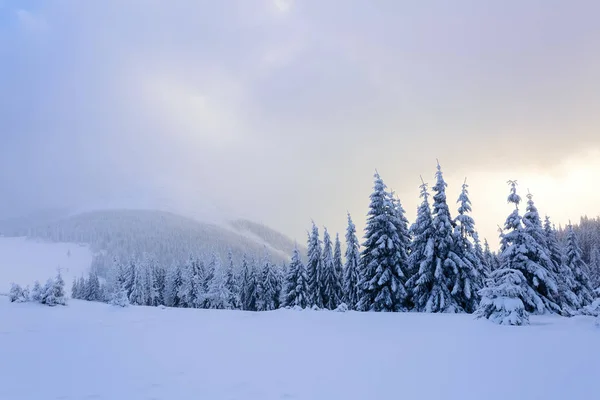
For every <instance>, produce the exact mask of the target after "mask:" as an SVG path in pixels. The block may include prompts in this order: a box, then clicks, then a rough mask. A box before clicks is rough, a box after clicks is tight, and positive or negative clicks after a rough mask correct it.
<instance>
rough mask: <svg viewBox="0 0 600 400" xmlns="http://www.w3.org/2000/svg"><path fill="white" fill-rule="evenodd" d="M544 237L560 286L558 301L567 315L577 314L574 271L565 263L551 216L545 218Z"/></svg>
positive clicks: (557, 282) (563, 312) (558, 285)
mask: <svg viewBox="0 0 600 400" xmlns="http://www.w3.org/2000/svg"><path fill="white" fill-rule="evenodd" d="M544 237H545V239H546V249H547V250H548V256H549V257H550V261H551V262H552V268H553V271H554V273H555V277H556V284H557V287H558V303H559V305H560V308H561V310H562V312H561V313H562V314H563V315H565V316H572V315H575V314H576V312H577V309H578V308H579V305H578V299H577V296H576V295H575V293H573V288H574V287H575V279H574V277H573V273H572V271H571V270H570V269H569V268H568V267H567V266H566V265H565V264H564V263H563V254H562V250H561V247H560V244H559V242H558V235H557V232H556V229H554V227H553V226H552V223H551V222H550V217H548V216H546V218H545V219H544Z"/></svg>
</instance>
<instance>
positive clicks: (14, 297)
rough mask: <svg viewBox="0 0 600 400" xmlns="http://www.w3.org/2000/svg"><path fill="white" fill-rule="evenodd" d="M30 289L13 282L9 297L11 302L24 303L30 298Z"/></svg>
mask: <svg viewBox="0 0 600 400" xmlns="http://www.w3.org/2000/svg"><path fill="white" fill-rule="evenodd" d="M28 297H29V296H28V290H27V289H25V290H23V288H22V287H21V286H19V285H17V284H16V283H13V284H12V286H11V288H10V292H9V293H8V298H9V300H10V301H11V303H24V302H26V301H28V300H29V298H28Z"/></svg>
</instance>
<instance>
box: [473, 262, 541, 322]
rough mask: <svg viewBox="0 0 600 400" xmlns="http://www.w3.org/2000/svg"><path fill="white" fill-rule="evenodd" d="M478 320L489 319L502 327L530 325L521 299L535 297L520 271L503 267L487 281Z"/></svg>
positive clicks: (477, 315)
mask: <svg viewBox="0 0 600 400" xmlns="http://www.w3.org/2000/svg"><path fill="white" fill-rule="evenodd" d="M480 295H481V302H480V304H479V308H478V309H477V311H476V312H475V315H476V317H477V318H487V319H489V320H490V321H492V322H495V323H497V324H500V325H528V324H529V313H528V312H527V311H526V310H525V306H524V304H523V301H522V300H521V299H523V298H528V297H532V296H535V293H533V290H532V289H531V288H530V287H529V285H528V284H527V280H526V279H525V277H524V276H523V274H522V273H521V272H520V271H517V270H515V269H511V268H508V267H507V265H504V264H503V265H502V266H501V267H500V268H499V269H496V270H495V271H493V272H492V273H491V275H490V277H489V278H488V279H487V285H486V287H485V288H483V289H482V290H481V291H480Z"/></svg>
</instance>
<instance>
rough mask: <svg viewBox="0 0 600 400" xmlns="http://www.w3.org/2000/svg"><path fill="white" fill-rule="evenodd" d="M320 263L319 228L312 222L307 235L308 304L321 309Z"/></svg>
mask: <svg viewBox="0 0 600 400" xmlns="http://www.w3.org/2000/svg"><path fill="white" fill-rule="evenodd" d="M321 263H322V249H321V239H319V228H317V225H316V224H315V223H314V222H313V223H312V230H311V232H310V233H309V235H308V262H307V263H306V275H307V277H308V302H309V306H310V307H312V306H317V307H319V308H322V307H323V298H322V297H321V270H322V266H321Z"/></svg>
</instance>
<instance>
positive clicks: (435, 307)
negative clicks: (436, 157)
mask: <svg viewBox="0 0 600 400" xmlns="http://www.w3.org/2000/svg"><path fill="white" fill-rule="evenodd" d="M435 177H436V184H435V186H434V187H433V191H434V192H435V194H434V195H433V211H432V230H433V232H432V233H430V235H431V239H432V243H431V247H426V249H425V255H426V257H425V259H424V260H422V262H421V266H420V268H419V272H418V274H417V276H418V278H417V279H416V282H415V284H416V286H415V288H414V296H413V300H414V301H415V305H416V306H417V309H419V310H420V311H425V312H450V313H453V312H460V311H463V309H462V307H461V306H460V304H458V302H457V301H456V299H455V298H454V296H452V294H451V293H452V289H453V286H454V285H455V283H456V282H460V280H458V281H457V279H456V275H457V274H458V273H459V269H463V268H467V267H465V266H462V264H463V260H462V259H461V258H460V257H458V256H457V255H456V254H455V253H454V252H453V251H452V248H453V245H454V240H453V223H452V219H451V218H450V209H449V208H448V203H447V201H446V186H447V184H446V182H445V181H444V176H443V174H442V168H441V166H440V164H439V163H438V165H437V172H436V174H435ZM417 219H418V217H417ZM430 257H431V261H429V258H430ZM461 289H462V288H459V290H461Z"/></svg>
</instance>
